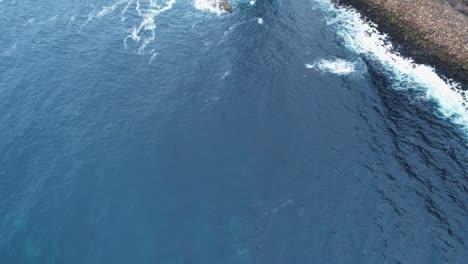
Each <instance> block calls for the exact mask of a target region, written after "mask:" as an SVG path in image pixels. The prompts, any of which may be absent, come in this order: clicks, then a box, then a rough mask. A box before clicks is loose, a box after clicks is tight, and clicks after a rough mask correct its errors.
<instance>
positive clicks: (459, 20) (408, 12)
mask: <svg viewBox="0 0 468 264" xmlns="http://www.w3.org/2000/svg"><path fill="white" fill-rule="evenodd" d="M467 1H468V0H447V1H445V0H386V1H384V0H336V2H337V3H338V4H340V5H347V6H351V7H353V8H355V9H356V10H358V11H359V12H360V13H361V14H362V15H363V16H365V17H366V18H367V19H370V20H371V21H372V22H374V23H375V24H377V25H378V27H379V30H381V31H382V32H385V33H387V34H388V35H389V37H390V39H391V40H392V42H393V43H395V44H397V49H398V51H399V52H400V53H401V54H403V55H405V56H408V57H412V58H413V59H414V60H415V61H416V62H417V63H423V64H428V65H432V66H434V67H435V69H436V71H437V72H438V73H439V74H441V75H444V76H446V77H448V78H451V79H454V80H455V81H457V82H459V83H460V84H461V85H462V89H464V90H466V89H468V16H466V15H464V9H463V8H464V7H466V5H465V2H467Z"/></svg>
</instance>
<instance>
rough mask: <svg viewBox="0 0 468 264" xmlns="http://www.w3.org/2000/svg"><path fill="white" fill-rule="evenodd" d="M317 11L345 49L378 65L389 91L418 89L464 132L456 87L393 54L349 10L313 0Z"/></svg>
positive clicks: (467, 116)
mask: <svg viewBox="0 0 468 264" xmlns="http://www.w3.org/2000/svg"><path fill="white" fill-rule="evenodd" d="M315 1H316V3H317V4H318V7H319V8H321V9H322V10H325V11H327V13H329V14H330V16H327V17H326V20H327V24H328V25H330V26H334V27H335V28H336V29H337V34H338V36H339V37H340V38H342V39H343V40H344V42H345V45H346V46H347V47H348V48H349V49H350V50H353V51H355V52H357V53H358V54H360V55H362V56H364V57H366V58H368V59H370V60H373V61H377V62H378V63H380V64H381V65H382V66H383V67H384V68H385V69H386V71H387V73H388V75H389V77H390V79H391V82H392V85H393V88H395V89H401V90H407V89H418V90H419V91H420V92H422V93H424V94H425V96H427V97H428V98H430V99H431V100H433V101H434V102H436V103H437V104H438V110H439V112H440V113H441V114H443V115H444V116H445V117H446V118H449V119H450V120H452V121H453V122H454V123H456V124H458V125H460V126H462V127H463V129H464V130H465V132H468V109H467V107H466V105H467V102H466V101H465V99H464V98H463V92H461V91H460V89H459V88H460V87H459V85H458V84H456V83H454V82H452V81H449V80H444V79H443V78H441V77H440V76H438V75H437V74H436V73H435V70H434V69H433V68H432V67H429V66H426V65H421V64H416V63H414V61H413V60H411V59H409V58H404V57H402V56H401V55H400V54H398V53H396V52H395V51H394V49H393V47H392V44H391V43H389V42H388V41H387V36H386V35H384V34H381V33H380V32H378V30H377V29H376V27H375V25H373V24H370V23H367V22H365V21H364V20H363V19H362V17H361V16H360V15H359V13H357V12H356V11H354V10H353V9H349V8H345V7H339V6H337V5H336V4H334V3H333V2H332V1H331V0H315Z"/></svg>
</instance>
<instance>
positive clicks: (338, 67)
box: [305, 59, 355, 75]
mask: <svg viewBox="0 0 468 264" xmlns="http://www.w3.org/2000/svg"><path fill="white" fill-rule="evenodd" d="M305 66H306V68H307V69H317V70H320V71H322V72H330V73H334V74H338V75H347V74H350V73H353V72H354V69H355V66H354V64H353V63H352V62H349V61H346V60H343V59H335V60H325V59H322V60H319V61H317V62H314V63H313V64H306V65H305Z"/></svg>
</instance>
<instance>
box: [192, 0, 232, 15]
mask: <svg viewBox="0 0 468 264" xmlns="http://www.w3.org/2000/svg"><path fill="white" fill-rule="evenodd" d="M193 6H194V7H195V8H196V9H198V10H200V11H205V12H210V13H214V14H217V15H221V14H222V13H225V12H226V11H224V10H223V9H222V8H220V7H219V3H218V1H217V0H194V2H193Z"/></svg>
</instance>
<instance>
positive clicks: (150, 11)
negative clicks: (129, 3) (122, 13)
mask: <svg viewBox="0 0 468 264" xmlns="http://www.w3.org/2000/svg"><path fill="white" fill-rule="evenodd" d="M175 2H176V0H166V1H158V0H149V3H148V4H147V5H142V4H141V3H140V0H136V7H135V10H136V11H137V13H138V16H140V17H141V22H140V24H139V25H138V26H134V27H133V28H132V30H131V33H130V35H128V36H127V37H126V38H125V39H124V44H125V45H126V43H127V40H128V39H131V40H133V41H135V42H137V43H141V45H140V47H139V48H138V53H139V54H142V53H144V51H145V49H146V47H147V46H148V45H149V44H150V43H151V42H152V41H153V40H154V39H155V37H156V31H155V30H156V24H155V21H154V19H155V18H156V17H157V16H158V15H160V14H161V13H163V12H166V11H168V10H171V9H172V7H173V6H174V4H175ZM126 8H128V7H126Z"/></svg>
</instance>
